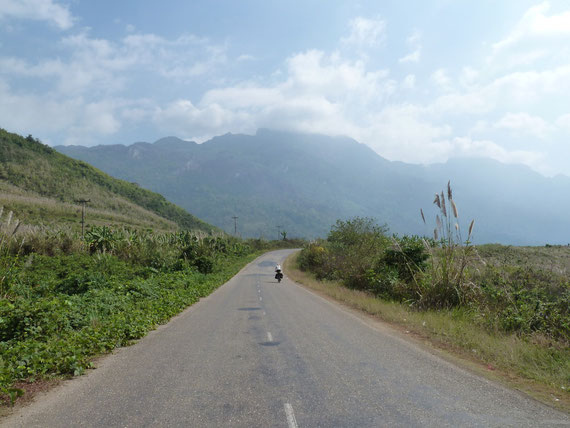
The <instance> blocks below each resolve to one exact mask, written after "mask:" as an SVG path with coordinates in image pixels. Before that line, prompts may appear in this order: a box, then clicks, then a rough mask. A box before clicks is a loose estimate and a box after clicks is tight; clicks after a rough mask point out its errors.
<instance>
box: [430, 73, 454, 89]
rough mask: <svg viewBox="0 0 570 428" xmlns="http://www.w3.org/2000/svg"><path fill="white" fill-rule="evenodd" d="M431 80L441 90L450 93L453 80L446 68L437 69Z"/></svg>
mask: <svg viewBox="0 0 570 428" xmlns="http://www.w3.org/2000/svg"><path fill="white" fill-rule="evenodd" d="M431 80H432V82H433V83H435V84H436V85H437V86H438V87H439V88H440V89H442V90H444V91H448V90H450V89H451V79H450V77H449V75H448V74H447V70H445V69H444V68H440V69H437V70H436V71H434V72H433V73H432V75H431Z"/></svg>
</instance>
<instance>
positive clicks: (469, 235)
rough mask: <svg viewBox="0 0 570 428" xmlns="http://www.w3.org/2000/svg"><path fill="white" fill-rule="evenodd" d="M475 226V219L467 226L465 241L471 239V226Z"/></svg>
mask: <svg viewBox="0 0 570 428" xmlns="http://www.w3.org/2000/svg"><path fill="white" fill-rule="evenodd" d="M474 224H475V219H473V220H471V224H469V233H468V235H467V240H469V238H471V232H473V225H474Z"/></svg>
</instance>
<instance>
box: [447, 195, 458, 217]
mask: <svg viewBox="0 0 570 428" xmlns="http://www.w3.org/2000/svg"><path fill="white" fill-rule="evenodd" d="M449 202H451V208H452V209H453V216H454V217H455V218H457V217H459V214H457V205H455V201H454V200H453V199H450V200H449Z"/></svg>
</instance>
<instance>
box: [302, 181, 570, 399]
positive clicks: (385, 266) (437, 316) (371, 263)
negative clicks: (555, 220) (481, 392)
mask: <svg viewBox="0 0 570 428" xmlns="http://www.w3.org/2000/svg"><path fill="white" fill-rule="evenodd" d="M447 193H448V194H447V198H446V197H445V195H444V193H443V192H442V193H441V194H438V195H437V196H436V200H435V201H434V203H435V204H436V205H437V207H438V209H439V214H438V216H437V218H436V228H435V231H434V237H433V238H422V237H418V236H404V237H398V236H393V237H388V235H387V229H386V227H379V226H377V225H376V224H375V223H374V221H373V220H372V219H363V218H355V219H352V220H348V221H338V222H337V223H336V225H335V226H333V227H332V229H331V231H330V233H329V235H328V237H327V239H326V240H320V241H316V242H313V243H311V244H309V245H307V246H305V248H304V249H303V250H302V251H301V252H300V254H299V256H298V260H297V263H298V266H299V268H300V269H301V270H303V271H309V272H311V273H313V274H314V276H315V278H316V279H318V280H320V281H324V282H321V284H322V288H324V289H328V291H329V292H330V293H332V294H341V295H342V294H343V292H341V291H338V287H339V284H342V286H343V287H346V288H347V289H350V290H353V291H354V292H355V293H356V294H350V293H349V294H348V295H350V296H351V297H349V298H348V300H349V301H353V302H359V303H354V304H355V305H356V306H357V307H360V308H366V307H369V308H376V309H371V310H370V311H371V312H372V313H377V312H378V311H379V312H381V313H390V312H394V311H393V310H388V309H386V308H399V309H397V310H396V312H397V314H398V315H395V316H387V317H388V318H393V319H390V320H391V321H393V320H394V319H399V322H401V319H403V318H406V319H414V318H415V319H417V320H421V322H422V327H421V329H420V330H421V331H422V333H426V332H427V330H429V334H430V335H435V336H438V337H439V339H441V340H442V341H443V342H447V343H452V344H453V345H454V346H459V347H461V348H464V349H468V350H472V349H475V351H473V352H474V353H476V354H477V357H478V358H481V359H483V360H484V361H486V362H489V361H490V362H493V364H499V365H500V366H502V367H503V368H507V369H512V370H515V371H516V372H517V373H518V374H519V375H521V376H525V377H527V378H529V379H534V380H538V381H540V382H544V383H547V384H549V385H550V386H554V387H557V388H560V387H561V386H562V387H564V388H568V386H569V385H570V352H569V345H570V275H569V270H568V269H569V263H570V262H569V260H570V248H569V247H562V246H547V247H541V248H529V247H520V248H519V247H510V246H509V247H503V246H500V245H486V246H480V247H475V246H473V245H471V243H470V237H471V234H472V231H473V225H474V222H473V221H471V223H470V226H469V231H468V233H467V238H466V239H465V240H462V238H461V229H460V227H459V225H458V224H457V223H456V221H457V218H458V212H457V206H456V205H455V201H454V199H453V195H452V191H451V188H450V187H449V185H448V192H447ZM422 217H423V212H422ZM333 289H336V291H333ZM350 290H347V292H349V291H350ZM359 293H360V294H359ZM355 296H356V297H355ZM361 300H362V301H361ZM370 300H373V301H377V302H380V303H378V304H376V303H371V301H370ZM378 305H380V307H381V309H378ZM505 346H506V347H507V348H506V349H502V348H504V347H505ZM507 354H508V355H507Z"/></svg>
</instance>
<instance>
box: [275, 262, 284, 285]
mask: <svg viewBox="0 0 570 428" xmlns="http://www.w3.org/2000/svg"><path fill="white" fill-rule="evenodd" d="M282 278H283V272H282V269H281V265H280V264H279V263H277V265H276V266H275V279H276V280H277V282H281V279H282Z"/></svg>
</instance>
